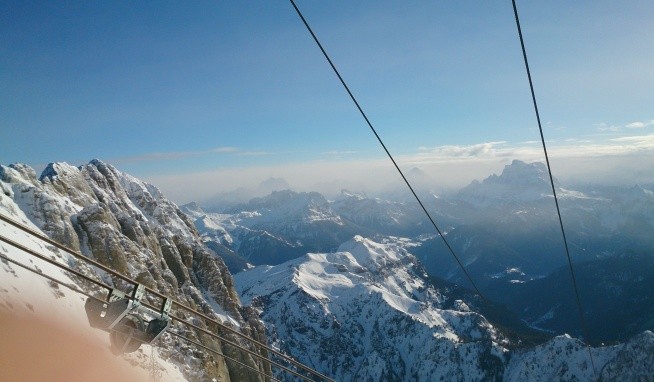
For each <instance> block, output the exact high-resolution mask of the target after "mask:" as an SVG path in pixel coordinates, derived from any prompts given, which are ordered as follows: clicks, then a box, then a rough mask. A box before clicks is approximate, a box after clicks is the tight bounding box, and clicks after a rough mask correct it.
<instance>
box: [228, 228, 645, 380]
mask: <svg viewBox="0 0 654 382" xmlns="http://www.w3.org/2000/svg"><path fill="white" fill-rule="evenodd" d="M405 246H406V243H402V242H396V243H387V244H380V243H376V242H373V241H371V240H369V239H365V238H363V237H360V236H356V237H354V239H352V240H350V241H348V242H346V243H344V244H343V245H342V246H341V247H340V248H339V249H338V251H336V252H332V253H309V254H307V255H306V256H304V257H301V258H298V259H295V260H292V261H289V262H287V263H284V264H280V265H276V266H260V267H257V268H255V269H252V270H249V271H246V272H241V273H238V274H237V275H235V281H236V285H237V288H238V290H239V293H240V294H241V297H242V300H243V301H244V302H246V303H252V305H253V306H254V307H255V308H257V309H258V310H259V312H260V315H261V318H262V319H263V320H264V321H265V322H266V323H267V325H268V330H269V332H270V333H271V336H272V337H273V341H276V345H277V346H279V347H280V348H282V349H283V350H285V351H287V352H289V353H290V354H291V355H293V356H294V357H296V358H297V359H299V360H301V361H302V362H305V363H307V364H309V365H311V366H313V367H315V368H317V369H318V370H320V371H323V372H325V373H327V374H330V375H333V376H334V377H335V378H336V379H337V380H342V381H382V380H383V381H438V380H446V381H482V380H483V381H486V380H506V381H521V380H534V381H550V380H593V379H594V377H593V375H594V374H593V371H592V369H591V368H590V366H589V365H590V364H589V360H588V357H587V353H585V351H586V348H585V347H584V346H583V344H581V343H580V341H578V340H576V339H573V338H570V337H569V336H562V337H557V338H554V339H552V340H550V341H548V342H546V343H544V344H542V345H540V346H538V347H536V348H530V349H524V348H522V349H519V350H518V349H514V348H513V347H514V346H515V345H516V344H515V343H512V341H511V340H510V339H509V338H508V337H507V336H505V335H504V334H503V333H502V331H501V330H499V329H497V328H496V327H494V326H493V325H492V324H491V323H490V322H489V321H487V320H486V319H485V318H484V317H483V316H482V315H480V314H478V313H476V312H474V311H473V310H472V309H471V308H470V306H469V305H468V304H466V302H464V301H462V300H456V301H454V303H451V304H447V307H446V301H447V300H448V299H450V298H451V296H448V295H447V294H448V293H449V292H448V291H447V289H440V288H438V287H436V286H434V284H433V283H432V282H431V281H430V278H429V277H428V276H427V274H426V273H425V270H424V269H423V268H422V267H421V266H420V264H419V262H418V261H417V260H416V258H415V257H413V256H412V255H410V254H409V253H408V252H406V250H405V249H404V247H405ZM591 350H592V352H593V355H594V361H595V364H596V367H597V372H598V375H599V373H600V372H601V378H602V379H601V380H611V381H617V380H625V379H623V377H626V378H627V379H628V380H637V378H642V377H651V376H652V375H654V366H652V365H654V363H653V362H654V334H652V333H651V332H645V333H643V334H641V335H640V336H638V337H636V338H634V339H633V340H632V341H630V342H628V343H627V344H624V345H620V346H614V347H604V348H593V349H591ZM627 354H631V355H632V356H633V357H637V359H639V360H641V361H642V362H643V363H642V364H639V366H638V368H635V369H628V367H629V362H632V361H631V360H630V359H629V356H627ZM613 370H620V372H621V373H622V374H616V373H614V372H613Z"/></svg>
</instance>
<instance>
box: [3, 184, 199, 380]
mask: <svg viewBox="0 0 654 382" xmlns="http://www.w3.org/2000/svg"><path fill="white" fill-rule="evenodd" d="M0 186H1V187H2V191H3V193H2V194H0V213H1V214H2V215H3V216H6V217H9V218H12V219H13V220H15V221H18V222H20V223H22V224H24V225H26V226H28V227H30V228H31V229H33V230H35V231H39V229H38V227H36V226H34V225H33V224H32V222H31V221H30V220H29V219H28V218H27V217H26V216H25V214H24V213H23V212H22V211H21V210H20V208H19V207H18V206H17V205H16V204H15V203H14V202H13V200H12V199H11V197H10V196H11V195H12V192H11V189H10V188H9V187H8V186H7V185H6V184H4V183H2V182H0ZM7 194H9V195H7ZM0 234H2V236H3V237H7V238H9V239H11V240H13V241H16V242H18V243H20V244H21V245H23V246H25V247H27V248H29V249H31V250H34V251H37V252H39V253H41V254H44V255H45V256H48V257H50V258H52V259H56V260H57V261H58V262H60V263H62V264H74V263H75V262H76V261H75V260H74V259H72V258H71V256H70V255H68V254H66V253H62V252H60V251H59V250H57V249H55V248H53V247H51V246H49V245H46V244H44V243H43V242H42V241H40V240H38V239H35V238H33V237H32V236H30V235H28V234H27V233H25V232H23V231H21V230H19V229H17V228H15V227H13V226H10V225H8V224H7V223H5V222H0ZM0 253H1V254H2V255H4V256H6V257H8V258H10V259H11V260H14V261H18V262H20V263H21V264H24V265H27V266H29V267H31V268H34V269H37V270H39V271H41V272H43V273H44V274H47V275H49V276H51V277H53V278H55V279H57V280H60V281H61V282H63V283H66V284H69V285H76V282H75V281H74V280H73V279H71V278H70V277H69V276H70V275H69V274H67V273H66V272H64V271H63V270H61V269H60V268H58V267H56V266H54V265H52V264H49V263H47V262H44V261H41V260H39V259H36V258H35V257H33V256H31V255H29V254H27V253H25V252H22V251H21V250H18V249H16V248H15V247H13V246H11V245H9V244H7V243H5V242H0ZM85 269H86V270H87V272H88V269H87V268H85ZM95 292H97V293H98V294H100V293H101V291H100V290H95ZM85 301H86V296H83V295H81V294H79V293H77V292H74V291H72V290H70V289H69V288H66V287H64V286H60V285H58V284H56V283H54V282H52V281H50V280H47V279H45V278H43V277H41V276H39V275H37V274H35V273H33V272H31V271H29V270H26V269H23V268H22V267H20V266H18V265H16V264H14V263H11V262H9V261H7V260H4V259H0V314H7V315H9V317H16V318H18V317H24V316H25V315H27V316H33V317H34V318H35V319H41V320H43V319H47V320H48V322H59V323H62V324H63V325H64V326H66V327H70V328H74V330H75V333H76V334H78V335H79V336H80V338H92V339H94V341H96V342H97V343H99V344H104V349H105V356H106V357H111V358H114V357H113V355H112V353H111V350H110V347H109V345H108V335H107V333H106V332H103V331H101V330H96V329H93V328H91V327H90V326H89V324H88V320H87V318H86V313H85V310H84V303H85ZM152 351H153V349H152V347H151V346H149V345H143V346H142V347H141V348H140V349H139V350H138V351H137V352H135V353H131V354H129V355H126V356H125V357H124V358H116V360H117V361H118V362H121V363H122V364H123V367H126V368H136V370H135V371H134V374H135V375H141V377H142V380H146V379H147V378H148V377H149V376H150V372H151V370H152V369H153V368H152V364H151V358H150V355H151V353H152ZM155 362H156V365H157V366H156V370H157V371H158V372H159V373H161V376H162V378H163V379H162V380H163V381H170V382H173V381H186V380H187V379H186V378H185V377H184V375H183V373H182V370H181V368H180V366H179V365H178V364H176V363H175V362H172V360H171V361H167V360H164V359H162V358H160V357H157V356H155Z"/></svg>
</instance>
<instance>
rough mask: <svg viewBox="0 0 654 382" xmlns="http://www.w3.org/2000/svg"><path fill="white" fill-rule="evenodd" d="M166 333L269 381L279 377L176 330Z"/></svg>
mask: <svg viewBox="0 0 654 382" xmlns="http://www.w3.org/2000/svg"><path fill="white" fill-rule="evenodd" d="M166 333H168V334H170V335H171V336H175V337H177V338H179V339H181V340H183V341H186V342H189V343H191V344H193V345H195V346H197V347H199V348H202V349H204V350H206V351H208V352H211V353H214V354H216V355H219V356H221V357H223V358H225V359H228V360H230V361H232V362H234V363H236V364H239V365H241V366H243V367H246V368H248V369H250V370H252V371H254V372H255V373H258V374H260V375H262V376H264V377H266V378H269V379H270V380H271V381H279V379H277V378H275V377H273V376H272V375H269V374H266V373H264V372H263V371H261V370H257V369H256V368H254V367H252V366H250V365H248V364H246V363H243V362H241V361H239V360H237V359H235V358H232V357H230V356H228V355H225V354H224V353H221V352H220V351H218V350H215V349H212V348H210V347H208V346H206V345H203V344H201V343H199V342H197V341H194V340H192V339H190V338H188V337H184V336H183V335H181V334H179V333H176V332H174V331H172V330H168V331H166Z"/></svg>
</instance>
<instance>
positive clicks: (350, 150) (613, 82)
mask: <svg viewBox="0 0 654 382" xmlns="http://www.w3.org/2000/svg"><path fill="white" fill-rule="evenodd" d="M517 3H518V8H519V11H520V17H521V24H522V28H523V33H524V37H525V44H526V47H527V53H528V56H529V60H530V66H531V71H532V76H533V79H534V87H535V91H536V97H537V99H538V104H539V109H540V113H541V119H542V121H543V130H544V136H545V138H546V142H547V145H548V150H549V151H550V159H551V163H552V170H553V172H554V175H555V176H556V177H558V178H560V179H562V180H570V181H573V180H574V181H578V182H599V181H601V182H614V183H625V184H631V183H653V182H654V108H653V106H654V91H653V89H654V65H652V62H654V49H651V47H652V46H654V23H652V22H651V20H652V19H653V18H654V6H652V4H651V1H623V2H616V1H603V0H599V1H579V2H570V1H547V2H543V1H539V2H535V1H518V2H517ZM297 4H298V6H299V7H300V9H301V10H302V11H303V13H304V16H305V17H306V18H307V20H308V21H309V23H310V24H311V25H312V27H313V29H314V31H315V33H316V34H317V35H318V37H319V38H320V40H321V42H322V44H323V46H324V47H325V49H326V50H327V52H328V53H329V54H330V56H331V57H332V60H333V61H334V63H335V64H336V66H337V67H338V68H339V70H340V72H341V74H342V75H343V77H344V79H345V80H346V81H347V82H348V85H349V86H350V88H351V90H352V91H353V93H354V94H355V96H356V97H357V98H358V100H359V102H360V104H361V106H362V107H363V109H364V110H365V111H366V113H367V115H368V117H369V118H370V120H371V122H372V123H373V125H374V126H375V128H376V129H377V131H378V132H379V134H380V136H381V137H382V139H383V140H384V141H385V143H386V145H387V147H388V149H389V150H390V152H391V153H392V154H393V155H394V156H395V157H396V158H397V159H398V162H399V163H400V166H401V167H402V168H404V169H411V168H413V167H418V168H420V169H422V170H423V171H425V172H426V173H427V174H429V176H430V177H431V178H432V179H434V182H435V184H436V186H437V187H438V186H440V187H442V188H447V187H460V186H464V185H465V184H467V183H468V182H470V181H471V180H473V179H480V178H484V177H486V176H488V175H489V174H491V173H493V172H499V171H501V169H502V167H503V166H504V165H506V164H507V163H510V161H511V160H513V159H521V160H525V161H537V160H540V161H542V160H544V157H543V153H542V146H541V144H540V135H539V132H538V128H537V123H536V118H535V114H534V111H533V106H532V103H531V95H530V93H529V85H528V82H527V77H526V72H525V69H524V63H523V61H522V55H521V51H520V43H519V40H518V36H517V32H516V26H515V21H514V17H513V10H512V8H511V2H510V1H485V2H480V1H465V0H464V1H415V2H400V1H307V0H298V1H297ZM0 110H1V112H0V164H5V165H7V164H10V163H15V162H21V163H26V164H28V165H30V166H32V167H34V168H35V169H36V170H37V171H40V170H41V169H42V168H43V167H44V166H45V165H46V164H47V163H49V162H68V163H70V164H73V165H82V164H85V163H87V162H88V161H89V160H91V159H94V158H98V159H101V160H103V161H105V162H108V163H110V164H112V165H114V166H115V167H117V168H118V169H119V170H121V171H124V172H127V173H130V174H132V175H134V176H137V177H139V178H141V179H144V180H147V181H149V182H151V183H153V184H155V185H157V186H158V187H160V188H161V189H162V191H164V193H165V194H166V195H168V196H169V197H170V198H171V199H173V200H174V201H176V202H178V203H185V202H188V201H191V200H202V199H206V198H209V197H211V196H212V195H214V194H216V193H220V192H223V191H229V190H233V189H237V188H238V187H256V185H257V184H259V183H260V182H261V181H263V180H265V179H267V178H270V177H282V178H284V179H286V180H287V181H288V183H289V184H290V185H291V186H292V187H294V188H297V189H301V190H310V189H317V190H319V191H321V190H325V191H330V192H331V191H334V192H335V191H336V190H338V189H340V188H344V187H347V188H355V189H356V188H359V189H361V190H366V189H374V188H376V187H384V186H385V185H388V184H393V183H397V182H400V181H401V178H399V176H398V175H397V174H395V173H394V172H393V171H394V170H393V167H392V164H391V162H390V160H388V158H387V157H386V156H385V153H384V152H383V150H382V149H381V147H380V145H379V143H378V142H377V141H376V139H375V137H374V136H373V135H372V133H371V132H370V130H369V128H368V127H367V125H366V124H365V122H364V120H363V119H362V117H361V116H360V115H359V114H358V111H357V110H356V108H355V107H354V105H353V103H352V101H351V100H350V99H349V98H348V96H347V94H346V93H345V91H344V90H343V88H342V86H341V85H340V83H339V82H338V80H337V78H336V76H335V75H334V74H333V72H332V71H331V69H330V67H329V66H328V64H327V62H326V61H325V59H324V58H323V57H322V55H321V53H320V51H319V50H318V48H317V47H316V45H315V43H314V42H313V40H312V39H311V37H310V35H309V34H308V32H307V31H306V30H305V28H304V26H303V25H302V23H301V21H300V20H299V18H298V16H297V15H296V14H295V12H294V10H293V8H292V6H291V4H290V3H289V2H288V1H282V0H274V1H228V0H226V1H194V2H172V1H157V2H154V1H152V2H150V1H141V2H129V1H112V2H101V1H84V2H82V1H80V2H73V1H66V2H45V1H42V2H39V1H16V2H14V1H2V2H1V3H0Z"/></svg>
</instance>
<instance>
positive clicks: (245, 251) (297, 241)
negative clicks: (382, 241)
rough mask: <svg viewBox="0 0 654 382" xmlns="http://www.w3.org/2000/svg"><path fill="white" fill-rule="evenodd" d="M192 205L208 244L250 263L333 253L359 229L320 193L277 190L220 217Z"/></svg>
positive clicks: (217, 214)
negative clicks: (229, 251) (305, 254)
mask: <svg viewBox="0 0 654 382" xmlns="http://www.w3.org/2000/svg"><path fill="white" fill-rule="evenodd" d="M191 207H194V206H191ZM191 207H189V208H186V207H185V208H184V211H185V212H186V213H188V214H189V216H190V217H191V218H192V219H193V220H194V222H195V226H196V227H197V229H198V230H199V232H200V233H201V234H202V236H203V237H204V240H205V242H213V243H218V244H220V245H221V246H224V247H226V248H228V249H230V250H232V251H234V252H236V253H238V255H239V256H240V257H242V258H243V259H245V260H247V261H248V262H250V263H252V264H279V263H282V262H284V261H287V260H289V259H293V258H296V257H298V256H301V255H302V254H304V253H306V252H307V251H327V250H333V249H336V248H337V247H338V245H339V244H340V243H342V242H343V241H345V240H347V239H348V238H350V237H352V236H353V235H354V234H356V233H359V231H360V230H359V229H357V227H354V226H353V225H352V224H350V223H348V222H347V221H344V220H343V219H342V218H341V216H339V215H338V214H337V213H335V212H334V211H333V209H332V207H331V205H330V203H329V202H328V201H327V200H326V199H325V198H324V197H323V196H322V195H320V194H319V193H317V192H310V193H307V192H299V193H298V192H294V191H289V190H286V191H275V192H273V193H271V194H270V195H268V196H266V197H261V198H254V199H252V200H251V201H250V202H249V203H247V204H242V205H239V206H236V207H234V208H232V209H230V210H228V211H226V213H222V214H221V213H206V212H204V211H202V210H198V209H197V208H191ZM365 232H366V233H368V232H369V230H366V231H365Z"/></svg>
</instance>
